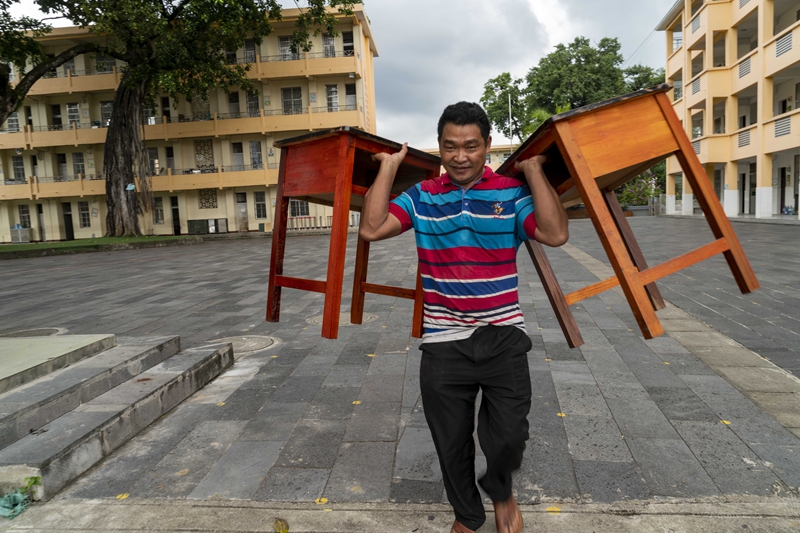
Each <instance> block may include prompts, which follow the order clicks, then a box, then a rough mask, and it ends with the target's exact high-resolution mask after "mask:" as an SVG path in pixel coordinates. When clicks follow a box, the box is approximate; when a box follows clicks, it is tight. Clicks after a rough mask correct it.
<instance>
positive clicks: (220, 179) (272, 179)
mask: <svg viewBox="0 0 800 533" xmlns="http://www.w3.org/2000/svg"><path fill="white" fill-rule="evenodd" d="M277 183H278V165H277V164H268V165H267V164H261V165H255V166H254V165H230V166H215V167H208V168H186V169H176V170H175V171H172V170H171V169H164V170H163V172H162V173H161V174H159V175H158V176H153V190H154V191H169V192H172V191H182V190H187V189H213V188H220V189H223V188H225V187H251V186H259V185H261V186H269V185H276V184H277Z"/></svg>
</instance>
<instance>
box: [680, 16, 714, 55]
mask: <svg viewBox="0 0 800 533" xmlns="http://www.w3.org/2000/svg"><path fill="white" fill-rule="evenodd" d="M707 30H708V9H707V6H703V7H702V8H700V11H699V12H698V13H697V14H696V15H695V16H694V18H692V20H690V21H689V24H687V25H686V27H685V28H684V30H683V39H684V40H683V44H684V46H685V48H686V50H695V49H698V48H697V47H698V45H699V44H700V42H701V41H703V40H704V39H705V36H706V33H707Z"/></svg>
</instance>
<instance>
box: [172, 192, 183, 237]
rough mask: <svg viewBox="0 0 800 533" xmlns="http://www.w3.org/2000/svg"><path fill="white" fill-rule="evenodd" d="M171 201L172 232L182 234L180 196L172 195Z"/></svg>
mask: <svg viewBox="0 0 800 533" xmlns="http://www.w3.org/2000/svg"><path fill="white" fill-rule="evenodd" d="M169 203H170V206H171V208H172V234H173V235H180V234H181V212H180V210H179V209H178V197H177V196H170V197H169Z"/></svg>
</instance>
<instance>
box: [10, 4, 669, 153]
mask: <svg viewBox="0 0 800 533" xmlns="http://www.w3.org/2000/svg"><path fill="white" fill-rule="evenodd" d="M283 3H284V5H286V6H287V7H293V6H294V2H293V1H284V2H283ZM674 3H675V1H674V0H645V1H642V0H602V1H599V0H364V6H365V10H366V12H367V15H368V16H369V19H370V21H371V23H372V30H373V34H374V36H375V41H376V43H377V45H378V50H379V52H380V57H378V58H376V60H375V85H376V98H377V104H378V111H377V114H378V134H379V135H381V136H383V137H387V138H389V139H392V140H395V141H400V142H403V141H408V142H409V143H410V144H411V145H412V146H414V147H417V148H427V147H435V146H436V122H437V120H438V117H439V115H440V114H441V112H442V109H444V107H445V106H446V105H448V104H450V103H453V102H457V101H460V100H469V101H475V102H477V101H478V100H479V99H480V97H481V95H482V94H483V84H484V83H485V82H486V81H487V80H489V79H490V78H493V77H495V76H497V75H498V74H500V73H502V72H510V73H511V74H512V75H513V76H515V77H522V76H524V75H525V73H526V72H527V71H528V69H530V68H531V67H532V66H534V65H536V64H537V62H538V61H539V59H541V58H542V57H543V56H545V55H547V54H548V53H549V52H550V51H552V49H553V47H554V46H555V45H557V44H558V43H566V42H570V41H572V40H573V39H574V38H575V37H577V36H579V35H583V36H586V37H589V38H590V39H592V40H593V41H595V42H597V41H599V40H600V39H602V38H603V37H617V38H618V39H619V40H620V43H621V44H622V54H623V56H624V57H625V59H626V60H627V61H628V62H629V63H628V64H629V65H630V64H635V63H642V64H645V65H650V66H653V67H661V66H663V65H664V62H665V55H664V54H665V52H664V48H665V44H664V43H665V39H664V34H663V33H661V32H653V28H655V26H656V25H657V24H658V23H659V22H660V21H661V19H662V18H663V17H664V15H666V13H667V11H668V10H669V9H670V8H671V7H672V5H673V4H674ZM300 4H301V5H302V4H303V2H302V1H301V2H300ZM32 5H33V1H32V0H22V1H21V5H20V6H19V9H20V10H22V11H25V12H28V13H31V14H32V13H33V10H32ZM54 25H64V24H58V22H54ZM643 43H644V44H643ZM637 49H638V51H637ZM634 53H635V55H634ZM494 138H495V143H497V142H507V141H506V140H505V139H503V138H502V137H501V136H499V135H498V134H496V135H495V136H494ZM517 142H518V141H517Z"/></svg>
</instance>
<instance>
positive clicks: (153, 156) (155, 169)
mask: <svg viewBox="0 0 800 533" xmlns="http://www.w3.org/2000/svg"><path fill="white" fill-rule="evenodd" d="M147 161H148V163H149V164H150V175H151V176H157V175H158V174H159V172H161V169H160V168H159V165H158V148H157V147H155V146H150V147H148V148H147Z"/></svg>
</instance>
